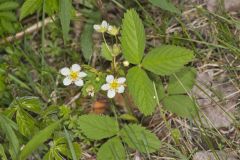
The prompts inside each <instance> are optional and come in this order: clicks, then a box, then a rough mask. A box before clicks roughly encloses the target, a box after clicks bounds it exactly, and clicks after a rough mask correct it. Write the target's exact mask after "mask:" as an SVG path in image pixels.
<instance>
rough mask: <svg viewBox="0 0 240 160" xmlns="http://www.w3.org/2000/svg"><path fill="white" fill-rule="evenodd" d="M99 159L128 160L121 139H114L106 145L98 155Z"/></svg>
mask: <svg viewBox="0 0 240 160" xmlns="http://www.w3.org/2000/svg"><path fill="white" fill-rule="evenodd" d="M97 159H98V160H126V153H125V150H124V147H123V144H122V142H121V141H120V139H119V138H118V137H114V138H112V139H109V140H108V141H107V142H106V143H104V144H103V145H102V146H101V147H100V149H99V151H98V153H97Z"/></svg>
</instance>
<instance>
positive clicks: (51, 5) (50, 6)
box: [45, 0, 59, 15]
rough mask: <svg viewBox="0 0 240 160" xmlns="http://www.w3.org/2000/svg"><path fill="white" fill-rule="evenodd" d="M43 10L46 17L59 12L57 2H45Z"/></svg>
mask: <svg viewBox="0 0 240 160" xmlns="http://www.w3.org/2000/svg"><path fill="white" fill-rule="evenodd" d="M45 3H46V4H45V9H46V13H47V14H48V15H53V14H54V13H56V12H58V10H59V3H58V0H46V1H45Z"/></svg>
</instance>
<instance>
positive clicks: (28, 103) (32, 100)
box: [10, 96, 42, 114]
mask: <svg viewBox="0 0 240 160" xmlns="http://www.w3.org/2000/svg"><path fill="white" fill-rule="evenodd" d="M41 106H42V103H41V101H40V99H39V98H38V97H31V96H26V97H21V98H16V100H14V101H13V102H12V103H11V105H10V107H16V108H18V107H19V108H22V109H26V110H28V111H31V112H34V113H37V114H39V113H40V112H41Z"/></svg>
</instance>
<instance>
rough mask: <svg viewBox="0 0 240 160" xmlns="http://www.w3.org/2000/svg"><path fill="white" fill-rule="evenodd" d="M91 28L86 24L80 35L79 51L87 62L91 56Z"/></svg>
mask: <svg viewBox="0 0 240 160" xmlns="http://www.w3.org/2000/svg"><path fill="white" fill-rule="evenodd" d="M92 34H93V27H92V25H91V24H86V25H85V26H84V29H83V33H82V35H81V41H80V43H81V50H82V53H83V57H84V58H85V59H86V60H87V61H89V60H90V59H91V57H92V54H93V39H92Z"/></svg>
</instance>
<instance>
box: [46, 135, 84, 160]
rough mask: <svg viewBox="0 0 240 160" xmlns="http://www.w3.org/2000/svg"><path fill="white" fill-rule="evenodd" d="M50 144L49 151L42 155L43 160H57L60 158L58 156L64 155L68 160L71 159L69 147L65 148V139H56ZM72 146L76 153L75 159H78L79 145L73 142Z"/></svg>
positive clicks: (79, 153)
mask: <svg viewBox="0 0 240 160" xmlns="http://www.w3.org/2000/svg"><path fill="white" fill-rule="evenodd" d="M51 143H52V145H50V149H49V151H48V152H47V153H46V154H45V155H44V157H43V160H50V159H59V158H61V157H60V156H59V155H64V156H66V157H68V158H69V159H72V154H71V151H70V150H69V147H68V146H67V143H68V142H67V140H66V138H65V137H60V138H56V139H54V140H53V141H52V142H51ZM72 144H73V149H74V152H75V153H76V158H77V159H80V157H81V148H80V145H79V144H78V143H77V142H73V143H72Z"/></svg>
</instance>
